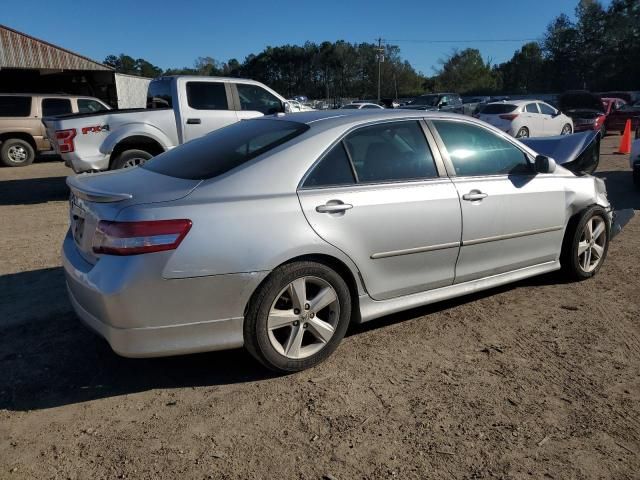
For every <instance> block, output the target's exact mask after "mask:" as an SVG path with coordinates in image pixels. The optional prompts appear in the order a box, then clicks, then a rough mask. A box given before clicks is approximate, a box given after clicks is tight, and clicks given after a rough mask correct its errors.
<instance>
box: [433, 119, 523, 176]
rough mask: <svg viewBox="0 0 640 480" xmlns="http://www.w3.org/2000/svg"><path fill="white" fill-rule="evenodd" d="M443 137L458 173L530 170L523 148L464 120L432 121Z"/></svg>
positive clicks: (517, 172) (499, 173) (496, 173)
mask: <svg viewBox="0 0 640 480" xmlns="http://www.w3.org/2000/svg"><path fill="white" fill-rule="evenodd" d="M433 124H434V125H435V127H436V128H437V130H438V133H439V134H440V138H442V142H443V143H444V146H445V148H446V149H447V153H448V154H449V158H450V159H451V163H453V167H454V168H455V171H456V175H458V176H461V177H473V176H486V175H517V174H530V173H531V170H530V167H529V162H528V161H527V158H526V157H525V154H524V152H522V151H521V150H520V149H519V148H517V147H516V146H515V145H513V144H512V143H510V142H508V141H507V140H505V139H503V138H501V137H499V136H498V135H496V134H494V133H493V132H491V131H489V130H487V129H485V128H482V127H479V126H477V125H471V124H468V123H463V122H447V121H441V120H436V121H434V122H433Z"/></svg>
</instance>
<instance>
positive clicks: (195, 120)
mask: <svg viewBox="0 0 640 480" xmlns="http://www.w3.org/2000/svg"><path fill="white" fill-rule="evenodd" d="M200 123H202V122H201V120H200V119H199V118H187V125H200Z"/></svg>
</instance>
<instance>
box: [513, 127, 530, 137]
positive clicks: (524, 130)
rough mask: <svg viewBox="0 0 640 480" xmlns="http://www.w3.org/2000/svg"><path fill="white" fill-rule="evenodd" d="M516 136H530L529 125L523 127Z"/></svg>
mask: <svg viewBox="0 0 640 480" xmlns="http://www.w3.org/2000/svg"><path fill="white" fill-rule="evenodd" d="M516 138H529V129H528V128H527V127H522V128H520V130H518V133H516Z"/></svg>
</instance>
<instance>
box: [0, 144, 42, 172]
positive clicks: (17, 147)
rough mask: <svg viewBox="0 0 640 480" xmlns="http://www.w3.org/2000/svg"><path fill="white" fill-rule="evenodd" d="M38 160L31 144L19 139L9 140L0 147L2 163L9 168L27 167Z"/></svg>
mask: <svg viewBox="0 0 640 480" xmlns="http://www.w3.org/2000/svg"><path fill="white" fill-rule="evenodd" d="M35 158H36V152H35V151H34V150H33V147H32V146H31V144H30V143H29V142H27V141H25V140H21V139H19V138H9V139H8V140H5V141H4V142H2V147H0V161H2V164H3V165H5V166H7V167H26V166H27V165H31V164H32V163H33V161H34V160H35Z"/></svg>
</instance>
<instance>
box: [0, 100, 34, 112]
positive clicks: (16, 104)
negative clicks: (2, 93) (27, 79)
mask: <svg viewBox="0 0 640 480" xmlns="http://www.w3.org/2000/svg"><path fill="white" fill-rule="evenodd" d="M30 114H31V97H14V96H8V97H0V117H28V116H29V115H30Z"/></svg>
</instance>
